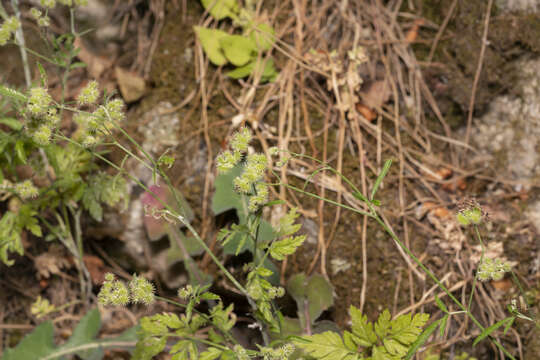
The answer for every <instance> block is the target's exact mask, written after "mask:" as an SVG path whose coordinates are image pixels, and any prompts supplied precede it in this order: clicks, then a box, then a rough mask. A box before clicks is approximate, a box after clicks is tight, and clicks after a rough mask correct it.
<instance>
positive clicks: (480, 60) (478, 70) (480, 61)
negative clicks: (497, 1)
mask: <svg viewBox="0 0 540 360" xmlns="http://www.w3.org/2000/svg"><path fill="white" fill-rule="evenodd" d="M492 6H493V0H489V2H488V5H487V11H486V19H485V21H484V34H483V35H482V47H481V48H480V56H479V57H478V66H477V68H476V73H475V74H474V81H473V86H472V90H471V101H470V102H469V115H468V117H467V131H466V132H465V144H468V143H469V139H470V136H471V125H472V117H473V111H474V102H475V99H476V88H477V87H478V81H479V80H480V73H481V72H482V64H483V63H484V55H485V53H486V46H487V36H488V29H489V19H490V16H491V7H492Z"/></svg>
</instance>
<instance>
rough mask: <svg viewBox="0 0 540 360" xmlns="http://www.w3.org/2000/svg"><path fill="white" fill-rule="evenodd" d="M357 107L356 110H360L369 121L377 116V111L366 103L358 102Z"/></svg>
mask: <svg viewBox="0 0 540 360" xmlns="http://www.w3.org/2000/svg"><path fill="white" fill-rule="evenodd" d="M355 107H356V111H358V112H359V113H360V115H362V116H363V117H365V118H366V120H367V121H369V122H372V121H373V120H375V118H376V117H377V113H376V112H375V111H373V110H371V109H370V108H368V107H367V106H365V105H362V104H360V103H358V104H356V105H355Z"/></svg>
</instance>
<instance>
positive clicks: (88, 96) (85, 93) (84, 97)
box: [77, 81, 99, 105]
mask: <svg viewBox="0 0 540 360" xmlns="http://www.w3.org/2000/svg"><path fill="white" fill-rule="evenodd" d="M98 97H99V88H98V83H97V81H90V82H89V83H88V85H86V86H85V87H84V88H83V89H82V90H81V92H80V94H79V96H77V102H78V103H79V105H91V104H94V103H95V102H96V101H97V99H98Z"/></svg>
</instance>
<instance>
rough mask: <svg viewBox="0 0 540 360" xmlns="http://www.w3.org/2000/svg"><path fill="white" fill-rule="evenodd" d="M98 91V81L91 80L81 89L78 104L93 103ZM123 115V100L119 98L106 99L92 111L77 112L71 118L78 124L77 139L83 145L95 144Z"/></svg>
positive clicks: (89, 104)
mask: <svg viewBox="0 0 540 360" xmlns="http://www.w3.org/2000/svg"><path fill="white" fill-rule="evenodd" d="M99 96H100V91H99V87H98V83H97V82H96V81H91V82H90V83H88V85H86V87H85V88H84V89H82V90H81V92H80V93H79V96H78V97H77V103H78V104H79V105H87V106H91V105H94V104H95V103H96V102H97V100H98V99H99ZM124 117H125V114H124V102H123V101H122V100H121V99H113V100H106V102H105V104H104V105H100V106H99V107H98V108H97V109H96V110H94V112H92V113H90V112H82V111H81V112H78V113H77V114H75V115H74V116H73V120H74V121H75V123H77V125H78V126H79V131H78V135H79V140H80V141H81V143H82V145H83V146H85V147H91V146H94V145H96V144H97V143H98V142H99V141H100V140H101V138H102V135H104V134H106V133H107V132H108V131H109V130H110V129H112V128H113V127H114V124H115V123H118V122H120V121H122V120H123V119H124Z"/></svg>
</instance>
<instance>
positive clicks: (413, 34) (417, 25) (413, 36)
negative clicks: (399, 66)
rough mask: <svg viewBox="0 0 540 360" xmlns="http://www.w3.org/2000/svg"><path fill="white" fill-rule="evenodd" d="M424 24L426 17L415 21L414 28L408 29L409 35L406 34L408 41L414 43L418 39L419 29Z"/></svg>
mask: <svg viewBox="0 0 540 360" xmlns="http://www.w3.org/2000/svg"><path fill="white" fill-rule="evenodd" d="M422 25H424V19H416V20H415V21H414V24H413V26H412V28H410V29H409V31H407V35H406V36H405V40H406V41H407V42H408V43H412V42H414V41H415V40H416V38H417V37H418V30H419V29H420V26H422Z"/></svg>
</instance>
